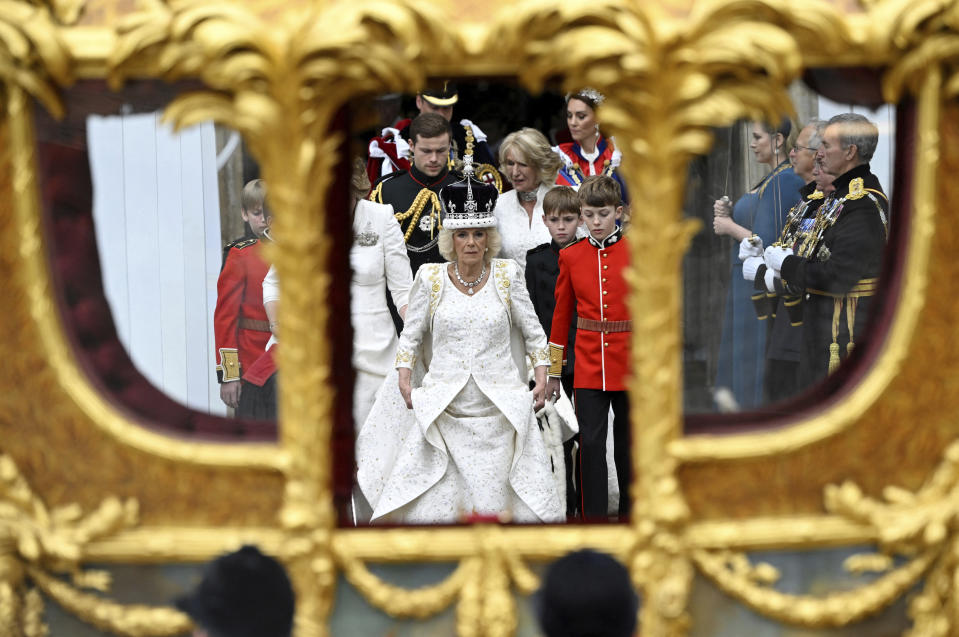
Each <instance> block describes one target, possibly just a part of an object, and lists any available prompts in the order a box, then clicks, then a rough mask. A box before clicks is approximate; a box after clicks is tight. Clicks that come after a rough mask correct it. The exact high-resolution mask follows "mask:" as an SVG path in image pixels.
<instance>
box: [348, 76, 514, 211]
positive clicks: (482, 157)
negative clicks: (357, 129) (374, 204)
mask: <svg viewBox="0 0 959 637" xmlns="http://www.w3.org/2000/svg"><path fill="white" fill-rule="evenodd" d="M458 101H459V94H458V93H457V92H456V85H454V84H453V83H451V82H449V81H446V80H444V81H442V82H439V83H437V84H435V85H431V86H429V87H427V88H425V89H423V90H422V91H420V92H419V93H418V94H417V95H416V108H417V110H419V112H420V114H421V115H422V114H423V113H436V114H437V115H440V116H442V117H443V119H445V120H446V121H447V122H451V124H452V127H451V130H450V140H451V142H450V151H449V156H448V158H447V162H448V167H449V169H450V170H453V169H454V164H455V162H456V161H457V160H459V159H462V158H463V157H465V156H467V155H470V156H472V157H473V169H474V171H475V173H476V178H477V179H479V180H481V181H483V182H485V183H489V184H493V185H494V186H496V190H497V191H499V192H503V186H504V181H503V178H502V175H500V173H499V171H498V170H497V169H496V161H495V159H494V158H493V153H492V152H491V151H490V149H489V145H488V144H487V143H486V133H484V132H483V131H482V130H480V127H479V126H477V125H476V124H474V123H473V122H471V121H470V120H468V119H461V120H460V121H459V122H458V123H455V124H453V123H452V121H451V120H452V119H453V105H454V104H456V103H457V102H458ZM411 123H412V120H410V119H404V120H401V121H399V122H397V123H396V125H395V126H391V127H387V128H384V129H383V131H382V133H381V135H379V136H378V137H374V138H373V139H372V140H370V143H369V159H368V161H367V164H366V171H367V174H368V175H369V177H370V181H371V182H372V183H376V181H377V180H379V179H380V178H382V177H384V176H385V175H389V174H390V173H392V172H396V171H402V170H409V168H410V159H409V154H410V151H409V148H410V140H411V139H412V136H411V135H410V130H409V126H410V125H411Z"/></svg>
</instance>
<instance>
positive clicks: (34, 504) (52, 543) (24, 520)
mask: <svg viewBox="0 0 959 637" xmlns="http://www.w3.org/2000/svg"><path fill="white" fill-rule="evenodd" d="M136 521H137V502H136V500H132V499H129V500H126V501H121V500H119V499H117V498H107V499H105V500H103V502H101V504H100V506H99V507H98V508H97V509H96V510H95V511H93V512H91V513H89V514H88V515H86V516H83V514H82V511H81V510H80V507H78V506H76V505H71V506H64V507H59V508H56V509H52V510H49V509H47V507H46V505H45V504H44V503H43V501H42V500H40V499H39V498H37V496H36V495H35V494H34V493H33V492H32V490H31V489H30V486H29V485H28V484H27V482H26V480H25V479H24V477H23V476H22V475H21V474H20V472H19V471H18V470H17V467H16V465H15V464H14V462H13V460H12V459H11V458H10V457H9V456H7V455H0V606H2V608H3V611H0V634H3V635H15V634H20V632H19V631H20V627H22V630H23V634H25V635H29V636H33V635H36V636H38V637H39V636H40V635H45V634H46V633H47V628H46V626H44V624H43V622H42V619H41V616H42V611H43V600H42V599H41V597H40V595H39V594H38V592H37V589H36V588H33V586H36V587H37V588H39V590H41V591H43V592H44V593H46V594H47V595H49V596H50V597H51V598H52V599H53V600H55V601H56V602H57V603H59V604H60V605H61V606H63V607H64V608H65V609H66V610H68V611H70V612H72V613H74V614H76V615H77V616H79V617H80V618H81V619H83V620H84V621H88V622H90V623H92V624H93V625H95V626H97V627H99V628H102V629H105V630H109V631H112V632H119V633H121V634H124V635H131V636H141V635H142V636H144V637H146V636H147V635H175V634H179V633H182V632H184V631H185V630H187V629H188V628H189V627H190V620H189V619H188V618H187V617H186V616H185V615H183V614H182V613H180V612H178V611H175V610H172V609H168V608H151V607H148V606H142V605H134V606H125V605H122V604H117V603H114V602H110V601H108V600H105V599H103V598H101V597H98V596H96V595H91V594H88V593H84V592H82V591H80V590H78V589H79V588H93V589H96V590H99V591H103V592H106V591H107V590H108V589H109V587H110V577H109V574H108V573H106V572H105V571H82V570H80V560H81V558H82V557H83V551H84V549H85V548H86V546H87V545H88V544H89V543H90V542H91V541H93V540H96V539H98V538H102V537H106V536H109V535H112V534H113V533H116V532H117V531H119V530H121V529H124V528H128V527H130V526H132V525H134V524H136ZM54 573H55V574H68V575H70V576H71V579H72V584H70V583H67V582H65V581H63V580H61V579H59V578H57V577H54V576H53V575H52V574H54ZM27 578H29V579H27Z"/></svg>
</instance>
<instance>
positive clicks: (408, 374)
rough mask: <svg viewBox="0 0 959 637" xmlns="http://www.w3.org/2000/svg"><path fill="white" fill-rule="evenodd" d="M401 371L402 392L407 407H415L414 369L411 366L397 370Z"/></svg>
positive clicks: (400, 383)
mask: <svg viewBox="0 0 959 637" xmlns="http://www.w3.org/2000/svg"><path fill="white" fill-rule="evenodd" d="M396 371H397V372H399V375H400V379H399V385H400V394H402V395H403V400H404V401H405V402H406V408H407V409H413V381H412V379H413V370H411V369H410V368H409V367H400V368H397V370H396Z"/></svg>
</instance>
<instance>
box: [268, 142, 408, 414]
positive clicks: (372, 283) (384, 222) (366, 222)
mask: <svg viewBox="0 0 959 637" xmlns="http://www.w3.org/2000/svg"><path fill="white" fill-rule="evenodd" d="M369 190H370V180H369V178H368V177H367V176H366V167H365V166H364V164H363V162H362V161H361V160H359V159H358V160H356V161H355V162H354V164H353V176H352V180H351V183H350V202H351V205H350V209H351V210H352V211H353V245H352V247H351V248H350V267H351V268H352V271H353V277H352V279H351V280H350V318H351V320H352V325H353V370H354V371H355V372H356V376H355V381H354V384H353V423H354V426H355V427H356V429H357V431H358V430H359V427H360V426H361V425H362V424H363V422H364V421H365V420H366V416H367V414H369V412H370V407H372V406H373V400H374V398H375V397H376V392H377V391H378V390H379V388H380V386H382V384H383V380H384V379H385V378H386V375H387V374H388V373H389V372H390V370H391V369H392V368H393V359H394V357H395V355H396V344H397V336H396V328H395V327H394V326H393V319H392V317H391V316H390V311H389V309H388V308H387V306H386V290H387V288H388V289H389V292H390V296H391V297H392V298H393V304H394V305H395V306H396V307H397V311H398V312H399V314H400V316H401V317H403V316H405V315H406V306H407V304H408V303H409V298H410V286H412V285H413V275H412V274H411V273H410V259H409V257H408V256H407V254H406V244H405V242H404V241H403V233H402V232H401V231H400V225H399V224H398V223H397V222H396V219H395V218H394V217H393V207H392V206H389V205H384V204H378V203H373V202H372V201H367V200H366V198H365V197H366V194H367V193H369ZM278 300H279V285H278V281H277V277H276V270H275V269H274V268H273V267H272V266H271V267H270V270H269V272H268V273H267V275H266V278H265V279H264V280H263V301H264V306H265V308H266V313H267V316H268V317H270V321H271V325H272V324H273V322H274V321H275V320H276V319H275V316H276V304H277V301H278Z"/></svg>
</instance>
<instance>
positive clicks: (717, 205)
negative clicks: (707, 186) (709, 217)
mask: <svg viewBox="0 0 959 637" xmlns="http://www.w3.org/2000/svg"><path fill="white" fill-rule="evenodd" d="M713 216H714V217H732V216H733V207H732V204H731V203H730V202H729V197H723V198H722V199H717V200H716V201H715V202H713Z"/></svg>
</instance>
